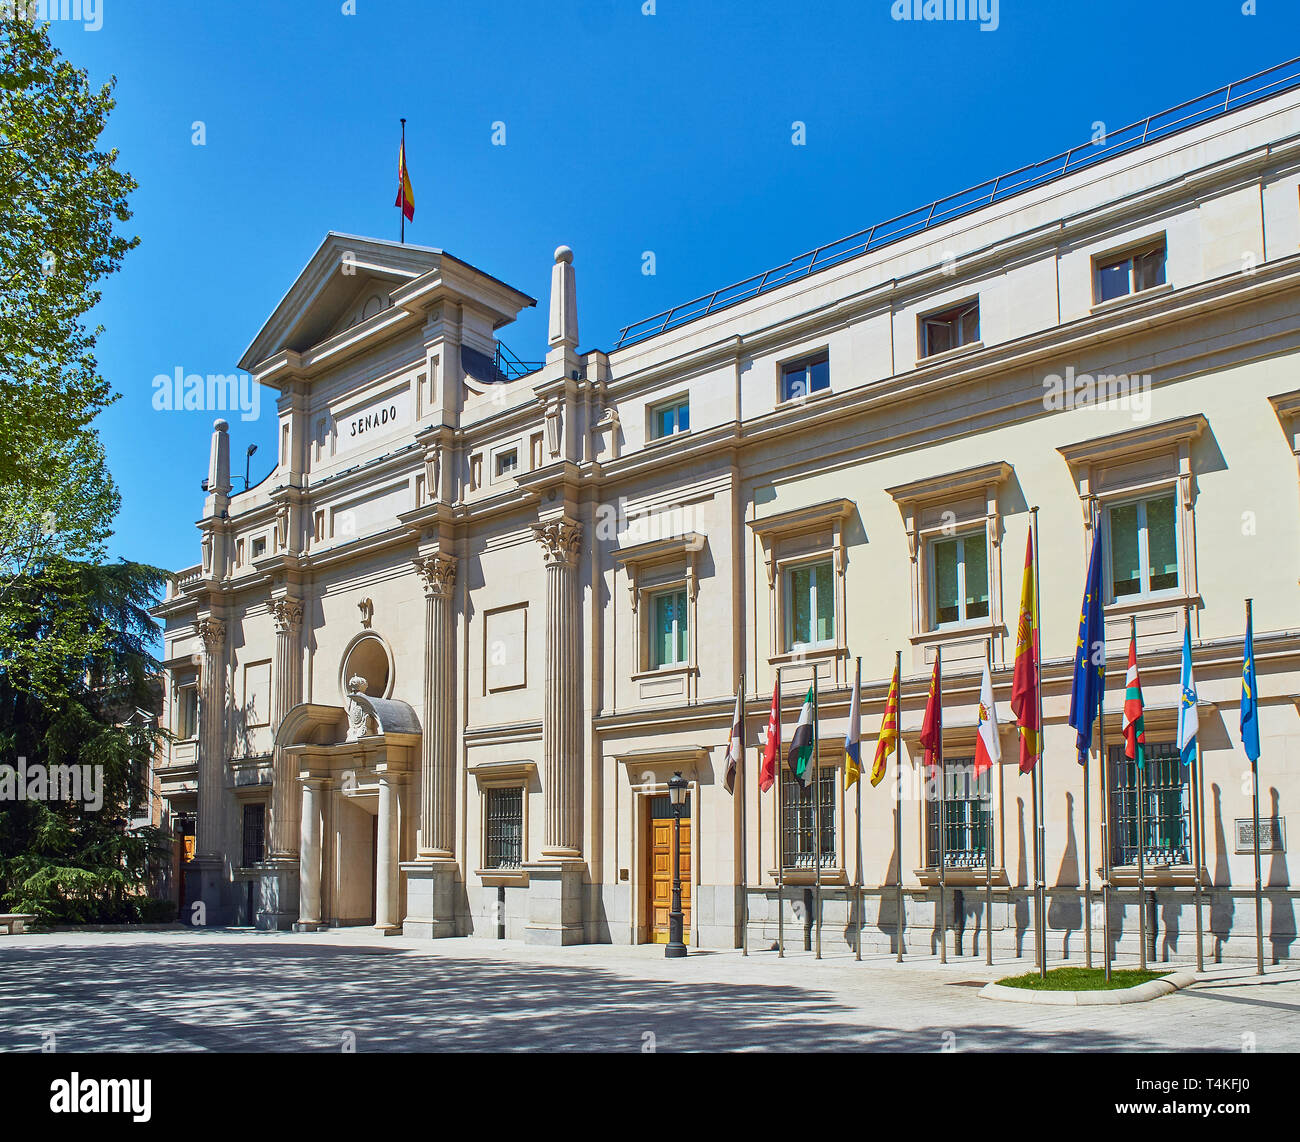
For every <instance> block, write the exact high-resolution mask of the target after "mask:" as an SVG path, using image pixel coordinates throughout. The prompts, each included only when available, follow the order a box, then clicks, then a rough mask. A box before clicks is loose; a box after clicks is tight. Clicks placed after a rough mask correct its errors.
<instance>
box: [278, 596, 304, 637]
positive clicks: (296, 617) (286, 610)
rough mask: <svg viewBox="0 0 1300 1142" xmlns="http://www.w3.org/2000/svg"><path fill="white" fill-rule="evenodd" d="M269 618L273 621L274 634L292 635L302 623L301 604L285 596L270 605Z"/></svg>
mask: <svg viewBox="0 0 1300 1142" xmlns="http://www.w3.org/2000/svg"><path fill="white" fill-rule="evenodd" d="M271 616H272V618H274V619H275V633H276V634H292V633H293V632H294V631H296V630H297V629H298V626H299V624H300V623H301V622H302V603H301V602H300V601H299V600H298V599H291V598H288V597H287V596H286V597H285V598H283V599H276V600H275V601H274V602H272V603H271Z"/></svg>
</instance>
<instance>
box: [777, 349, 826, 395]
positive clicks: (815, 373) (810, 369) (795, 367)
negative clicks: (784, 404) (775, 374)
mask: <svg viewBox="0 0 1300 1142" xmlns="http://www.w3.org/2000/svg"><path fill="white" fill-rule="evenodd" d="M830 387H831V359H830V355H829V354H827V353H820V354H818V355H817V356H816V357H809V358H807V359H806V360H803V361H795V362H793V363H792V364H789V365H785V366H783V367H782V369H781V399H782V400H783V401H785V400H797V399H798V398H799V397H806V396H810V395H811V394H813V393H819V392H821V391H822V389H828V388H830Z"/></svg>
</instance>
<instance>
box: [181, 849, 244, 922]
mask: <svg viewBox="0 0 1300 1142" xmlns="http://www.w3.org/2000/svg"><path fill="white" fill-rule="evenodd" d="M199 902H201V903H202V905H203V907H202V909H201V910H197V909H196V908H195V907H194V906H195V904H196V903H199ZM185 905H186V912H187V913H188V915H187V916H186V917H185V919H186V921H187V922H188V923H190V924H192V925H193V926H194V927H196V928H213V927H221V926H223V925H226V924H230V923H233V922H234V920H235V909H234V903H233V898H232V892H231V887H230V884H229V882H228V881H227V879H226V868H225V863H224V862H223V861H222V860H221V858H220V857H212V856H199V857H195V858H194V860H192V861H190V862H189V863H188V864H187V865H186V866H185Z"/></svg>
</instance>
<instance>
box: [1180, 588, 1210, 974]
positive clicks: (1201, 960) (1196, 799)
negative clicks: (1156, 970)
mask: <svg viewBox="0 0 1300 1142" xmlns="http://www.w3.org/2000/svg"><path fill="white" fill-rule="evenodd" d="M1183 622H1184V624H1185V626H1186V628H1187V632H1188V634H1187V646H1188V661H1189V663H1190V660H1191V645H1192V635H1191V630H1192V606H1191V604H1190V603H1188V605H1187V609H1186V611H1185V613H1184V615H1183ZM1178 674H1179V678H1180V680H1181V678H1182V668H1181V667H1180V668H1179V671H1178ZM1178 701H1179V704H1180V705H1181V704H1182V701H1183V695H1182V694H1179V696H1178ZM1194 764H1195V766H1196V772H1195V773H1193V774H1192V780H1191V786H1192V853H1193V857H1194V859H1195V861H1196V879H1195V880H1194V881H1193V885H1194V891H1195V897H1196V903H1195V908H1196V970H1197V971H1198V972H1203V971H1204V970H1205V952H1204V950H1203V949H1202V947H1201V944H1202V942H1203V941H1204V939H1205V933H1204V931H1203V928H1202V924H1201V864H1202V862H1203V861H1204V859H1205V858H1204V854H1203V853H1202V852H1201V840H1202V838H1201V791H1200V788H1199V787H1198V784H1197V783H1198V782H1199V780H1200V774H1201V734H1200V726H1199V725H1198V726H1197V734H1196V759H1195V762H1194Z"/></svg>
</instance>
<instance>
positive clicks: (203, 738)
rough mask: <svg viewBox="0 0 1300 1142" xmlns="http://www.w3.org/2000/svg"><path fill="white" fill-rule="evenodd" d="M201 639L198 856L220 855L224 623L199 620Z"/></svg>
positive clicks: (223, 766) (223, 735)
mask: <svg viewBox="0 0 1300 1142" xmlns="http://www.w3.org/2000/svg"><path fill="white" fill-rule="evenodd" d="M198 633H199V638H201V639H202V640H203V667H202V669H203V689H202V692H201V705H200V707H199V820H198V836H197V838H196V846H197V850H198V853H197V855H199V856H201V857H213V856H216V855H218V854H219V853H220V852H221V843H222V838H223V836H224V832H223V825H224V822H223V819H222V818H223V817H224V813H223V804H224V801H225V784H226V781H225V757H224V755H225V737H226V735H225V724H226V624H225V623H224V622H222V621H221V619H214V618H212V617H211V616H209V617H207V618H202V619H199V621H198Z"/></svg>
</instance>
